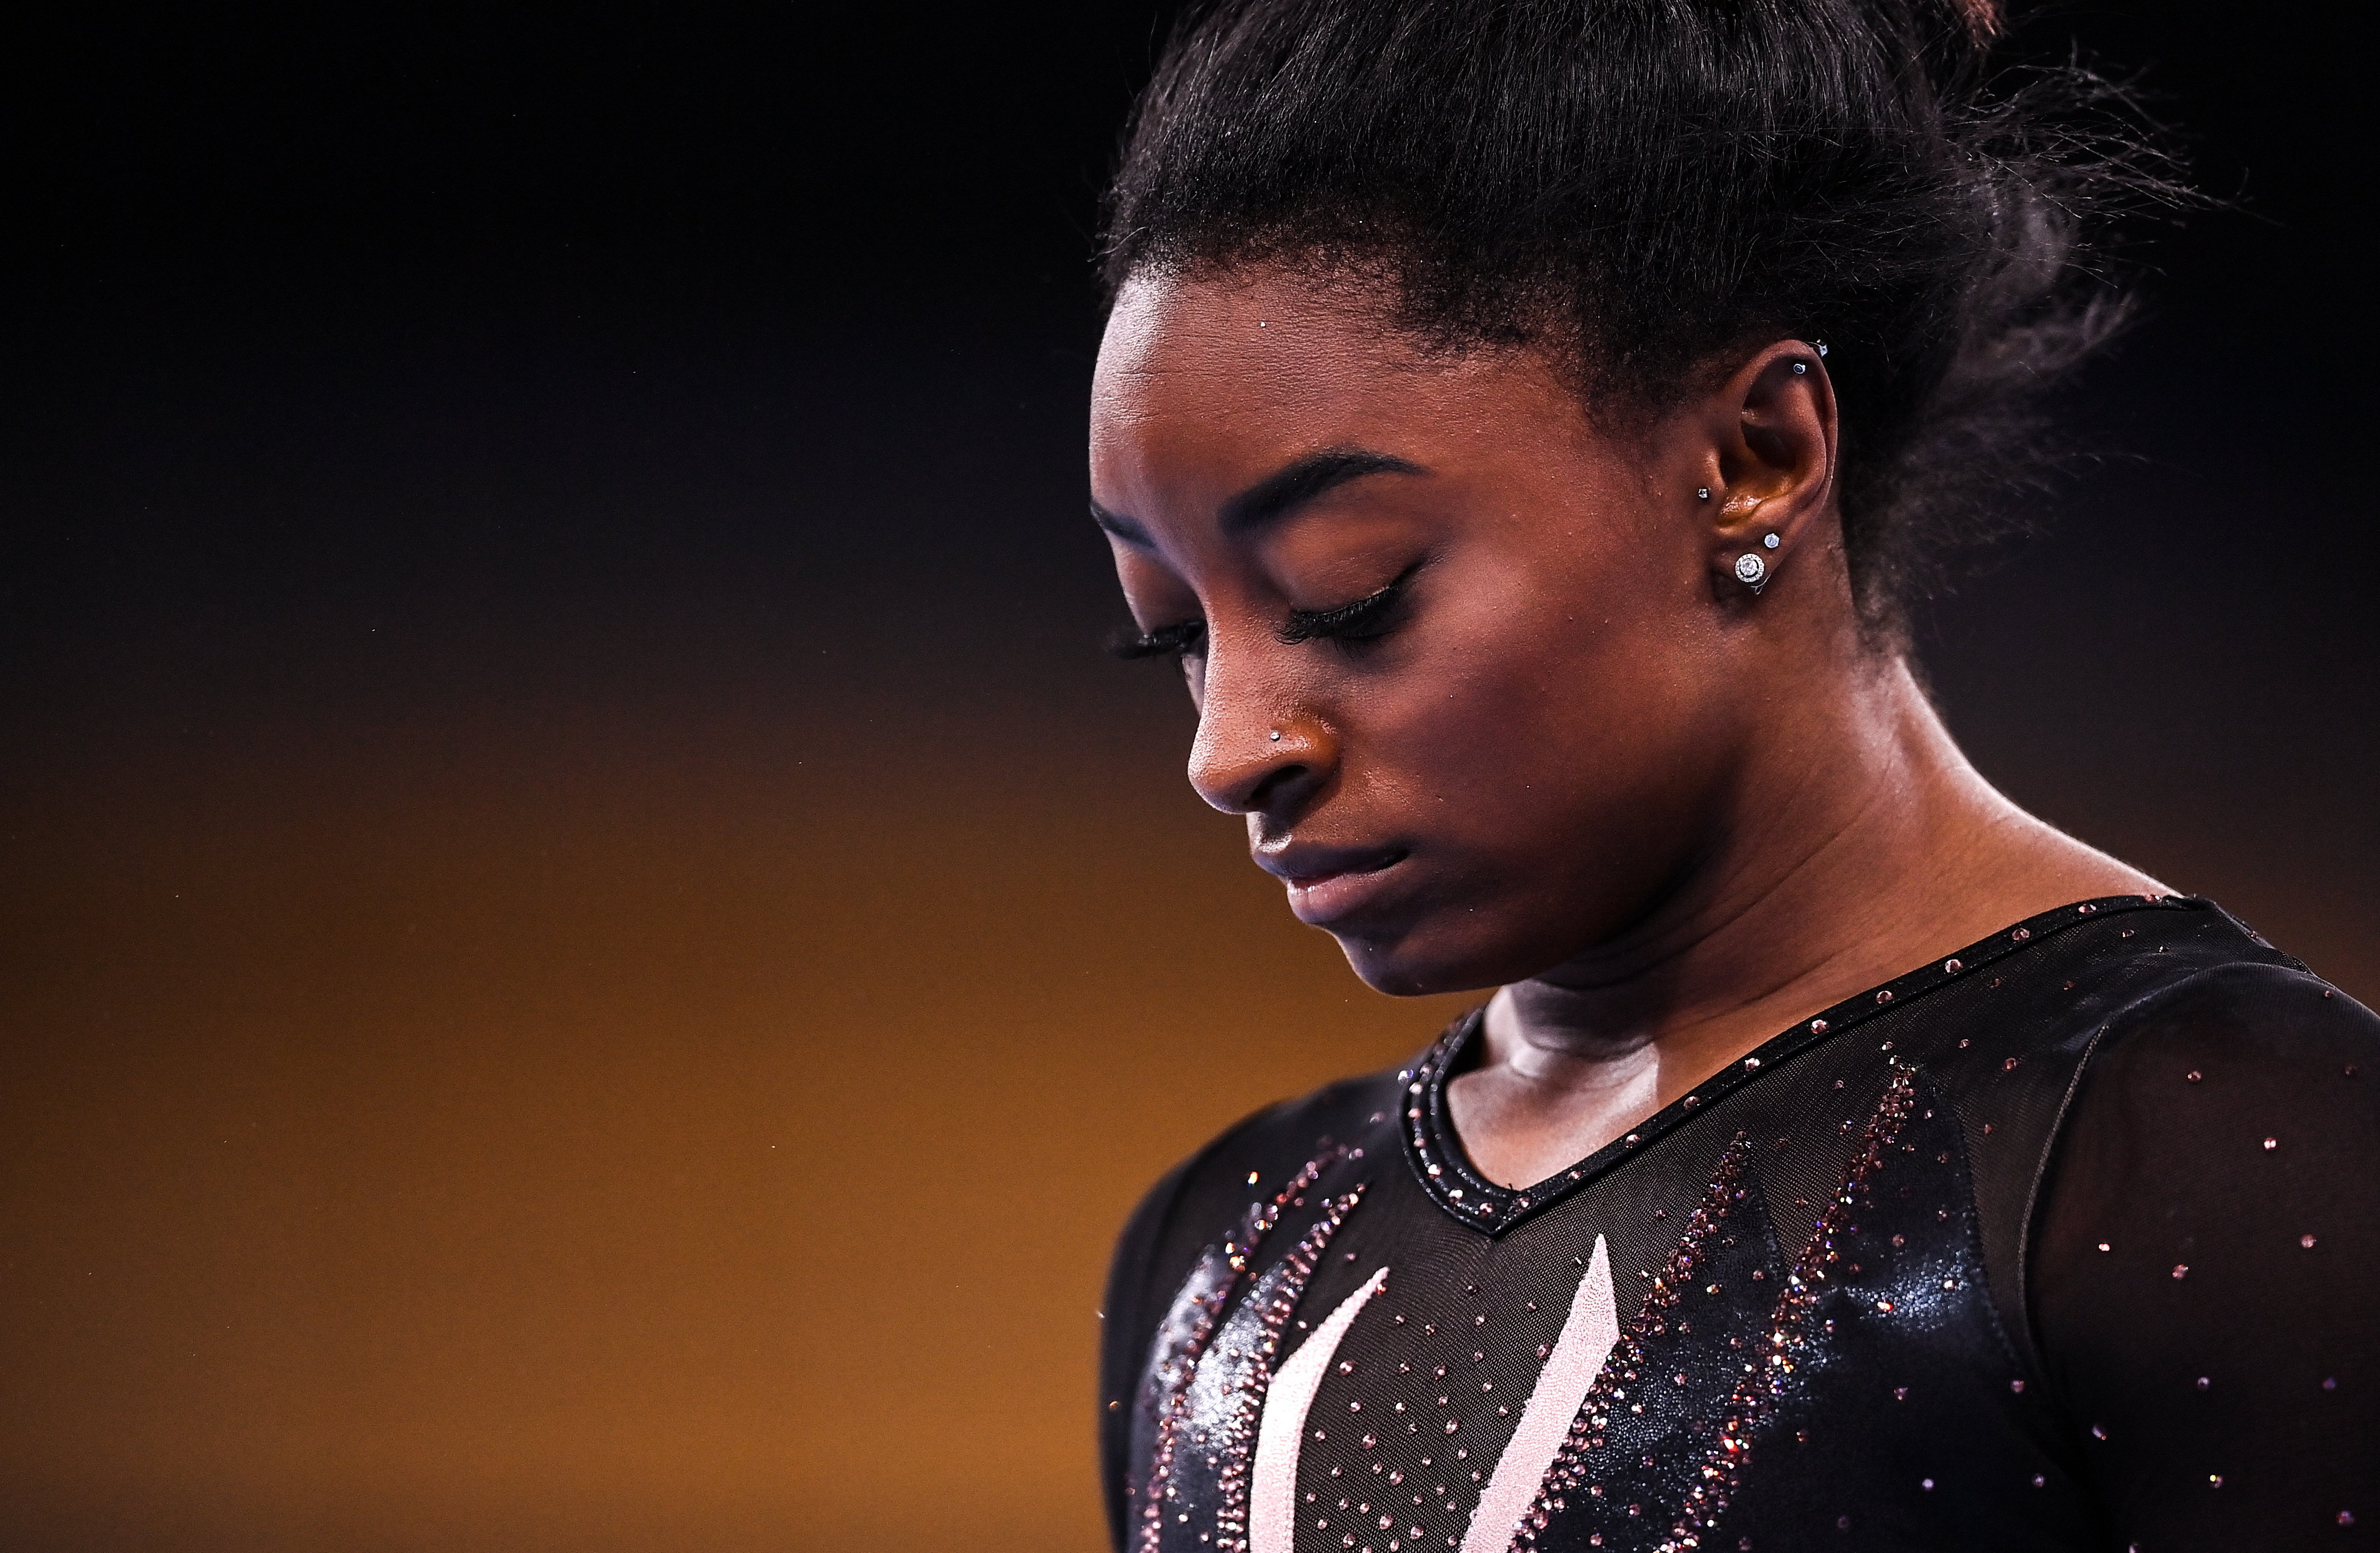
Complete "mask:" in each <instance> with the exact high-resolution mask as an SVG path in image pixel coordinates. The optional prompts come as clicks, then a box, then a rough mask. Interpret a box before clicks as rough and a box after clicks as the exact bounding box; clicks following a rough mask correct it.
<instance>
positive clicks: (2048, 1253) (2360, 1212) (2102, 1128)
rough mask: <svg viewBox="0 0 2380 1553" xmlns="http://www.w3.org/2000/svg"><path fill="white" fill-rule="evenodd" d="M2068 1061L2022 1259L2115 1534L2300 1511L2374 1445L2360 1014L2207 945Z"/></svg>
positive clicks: (2161, 1534)
mask: <svg viewBox="0 0 2380 1553" xmlns="http://www.w3.org/2000/svg"><path fill="white" fill-rule="evenodd" d="M2243 931H2244V929H2243ZM2079 1080H2080V1081H2079V1084H2078V1085H2077V1086H2076V1088H2075V1090H2074V1093H2073V1096H2072V1100H2071V1103H2070V1106H2069V1108H2068V1110H2067V1113H2066V1116H2065V1120H2064V1124H2063V1125H2062V1126H2061V1127H2060V1129H2059V1135H2058V1140H2057V1147H2056V1149H2055V1152H2054V1155H2053V1157H2052V1159H2051V1160H2050V1161H2049V1165H2050V1169H2049V1171H2048V1175H2047V1180H2046V1191H2045V1192H2044V1194H2043V1196H2042V1202H2041V1207H2040V1211H2039V1213H2038V1216H2037V1218H2036V1219H2035V1222H2034V1231H2033V1238H2032V1243H2031V1244H2030V1246H2029V1255H2028V1257H2027V1263H2028V1268H2027V1273H2028V1276H2027V1280H2026V1281H2027V1283H2028V1286H2029V1287H2028V1294H2029V1301H2030V1304H2031V1307H2032V1314H2033V1320H2034V1329H2035V1331H2036V1333H2037V1335H2038V1339H2039V1342H2040V1346H2041V1348H2042V1350H2043V1352H2044V1354H2045V1356H2046V1361H2047V1365H2048V1368H2049V1372H2050V1374H2051V1376H2052V1378H2053V1384H2054V1385H2055V1386H2056V1387H2057V1388H2058V1391H2059V1392H2060V1393H2061V1394H2062V1395H2063V1397H2064V1398H2065V1400H2066V1403H2067V1405H2068V1407H2069V1408H2070V1410H2071V1412H2072V1417H2073V1419H2074V1431H2075V1434H2074V1438H2075V1440H2076V1445H2075V1449H2076V1450H2079V1451H2081V1452H2082V1453H2083V1454H2082V1459H2083V1461H2084V1462H2087V1463H2088V1465H2089V1472H2090V1476H2091V1478H2092V1480H2093V1481H2094V1484H2095V1487H2096V1489H2097V1491H2098V1492H2099V1494H2100V1495H2101V1497H2102V1499H2103V1503H2104V1505H2105V1507H2106V1509H2107V1513H2108V1515H2109V1518H2110V1519H2111V1521H2112V1522H2114V1523H2115V1524H2116V1525H2117V1527H2118V1529H2119V1532H2120V1533H2121V1536H2119V1540H2122V1539H2123V1538H2125V1537H2130V1538H2135V1539H2137V1540H2138V1541H2139V1542H2141V1543H2142V1545H2143V1546H2146V1545H2147V1544H2148V1543H2149V1542H2150V1541H2151V1540H2152V1539H2155V1540H2157V1541H2161V1542H2163V1543H2165V1544H2166V1545H2168V1546H2174V1547H2198V1546H2216V1545H2228V1546H2252V1545H2265V1542H2266V1540H2267V1538H2268V1537H2281V1539H2282V1540H2289V1542H2290V1545H2291V1546H2295V1545H2296V1542H2295V1540H2294V1539H2295V1538H2297V1537H2299V1536H2303V1537H2307V1538H2311V1537H2312V1536H2313V1535H2318V1534H2319V1533H2321V1532H2322V1531H2323V1530H2324V1528H2325V1526H2326V1525H2327V1524H2328V1522H2329V1520H2330V1518H2331V1516H2332V1515H2333V1513H2334V1512H2335V1511H2337V1510H2338V1507H2339V1506H2340V1505H2342V1504H2346V1503H2349V1502H2350V1498H2351V1494H2352V1491H2353V1489H2354V1487H2355V1485H2356V1484H2357V1483H2358V1482H2359V1481H2360V1480H2361V1474H2362V1473H2363V1472H2364V1471H2365V1470H2366V1468H2365V1463H2366V1462H2368V1461H2369V1460H2370V1456H2371V1452H2372V1451H2374V1450H2380V1408H2375V1406H2374V1401H2372V1400H2371V1399H2372V1398H2374V1396H2375V1394H2380V1393H2375V1390H2374V1384H2373V1383H2374V1381H2375V1380H2380V1347H2375V1343H2374V1339H2373V1338H2372V1337H2371V1336H2370V1334H2371V1333H2372V1332H2373V1331H2374V1330H2375V1329H2380V1304H2375V1301H2374V1294H2373V1292H2372V1290H2371V1285H2370V1284H2369V1283H2368V1282H2367V1280H2365V1279H2364V1277H2363V1272H2364V1269H2367V1268H2371V1267H2373V1266H2374V1265H2380V1171H2374V1169H2373V1168H2372V1161H2373V1160H2374V1159H2375V1158H2380V1017H2375V1016H2374V1013H2373V1012H2372V1011H2371V1010H2370V1009H2367V1008H2365V1007H2364V1006H2363V1005H2362V1004H2361V1003H2359V1002H2357V1001H2355V1000H2353V999H2352V998H2350V997H2349V996H2347V995H2346V994H2345V993H2343V992H2341V991H2339V990H2338V989H2336V988H2333V987H2330V986H2328V985H2326V984H2325V983H2324V982H2323V981H2322V980H2321V979H2320V978H2318V977H2314V976H2313V975H2312V974H2311V973H2310V972H2308V971H2307V970H2306V969H2305V968H2304V967H2303V966H2301V965H2298V964H2296V963H2295V962H2293V961H2289V960H2288V959H2287V958H2286V957H2284V956H2281V955H2279V954H2277V953H2274V952H2263V953H2242V954H2239V955H2235V956H2229V957H2216V958H2212V959H2211V960H2210V962H2209V963H2206V964H2203V965H2196V966H2193V967H2188V968H2183V969H2181V970H2180V974H2176V975H2169V976H2165V977H2158V978H2155V981H2154V983H2153V984H2151V985H2143V986H2142V987H2141V988H2139V989H2138V991H2137V995H2136V996H2134V997H2132V998H2131V999H2130V1000H2129V1001H2126V1002H2125V1003H2124V1004H2123V1006H2122V1007H2121V1008H2119V1009H2118V1010H2116V1011H2115V1012H2114V1013H2112V1015H2111V1016H2110V1017H2109V1018H2108V1019H2107V1022H2106V1023H2105V1025H2103V1026H2102V1027H2101V1028H2100V1029H2099V1030H2098V1032H2097V1037H2096V1039H2095V1042H2094V1044H2093V1045H2092V1048H2091V1050H2090V1055H2089V1059H2088V1061H2087V1062H2085V1063H2084V1065H2083V1071H2082V1073H2081V1074H2080V1075H2079ZM2084 1426H2088V1432H2087V1434H2086V1433H2085V1430H2084ZM2209 1474H2213V1476H2212V1478H2211V1481H2214V1482H2216V1483H2220V1484H2223V1485H2225V1486H2224V1489H2223V1494H2222V1496H2221V1498H2220V1499H2219V1500H2216V1499H2215V1498H2211V1497H2210V1496H2209V1494H2208V1491H2207V1484H2208V1483H2209V1481H2210V1475H2209ZM2235 1490H2236V1491H2235ZM2317 1511H2319V1513H2316V1512H2317ZM2334 1529H2335V1528H2334ZM2285 1530H2286V1532H2287V1535H2286V1536H2284V1535H2283V1533H2284V1531H2285Z"/></svg>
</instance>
